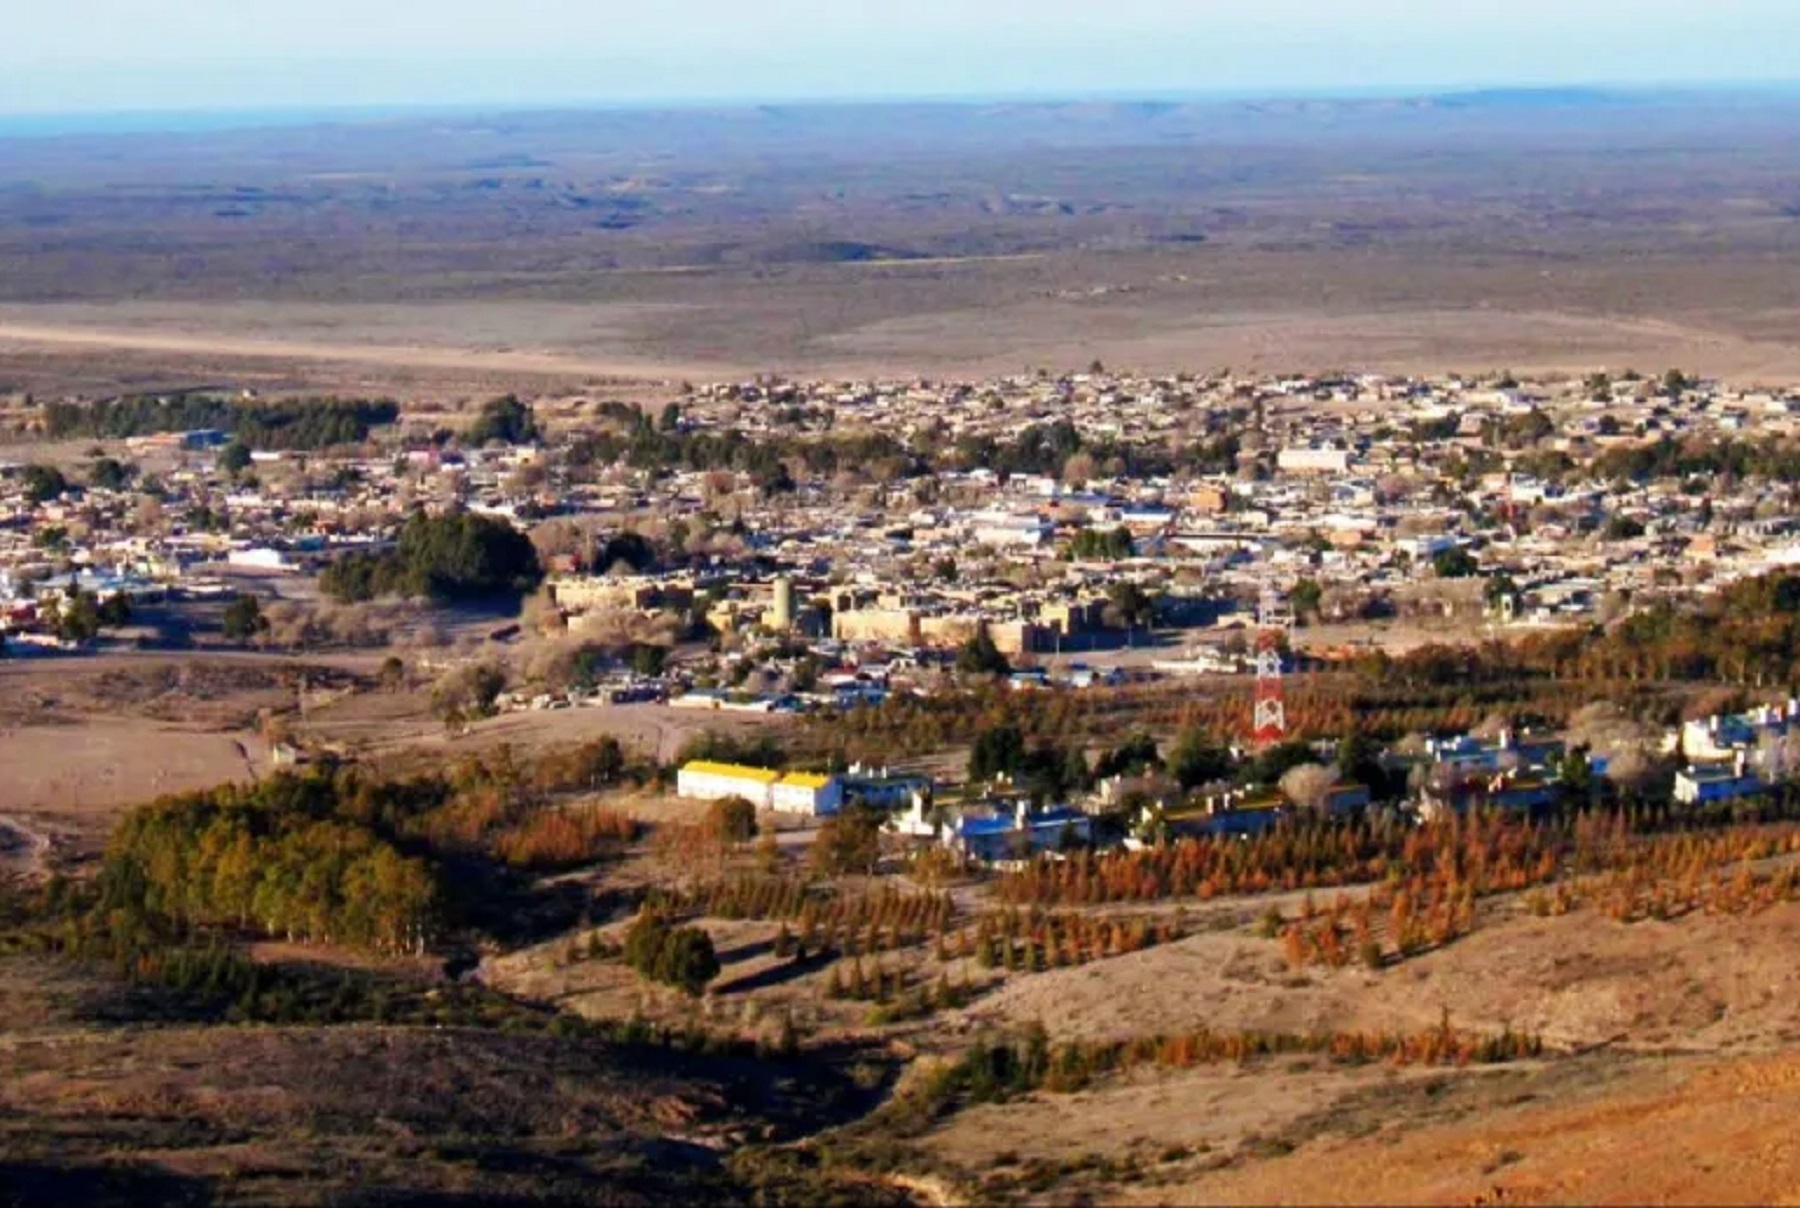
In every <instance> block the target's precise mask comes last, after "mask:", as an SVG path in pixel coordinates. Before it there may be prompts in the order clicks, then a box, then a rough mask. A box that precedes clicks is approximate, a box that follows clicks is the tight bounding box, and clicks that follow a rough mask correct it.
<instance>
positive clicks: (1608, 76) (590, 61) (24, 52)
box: [0, 0, 1800, 115]
mask: <svg viewBox="0 0 1800 1208" xmlns="http://www.w3.org/2000/svg"><path fill="white" fill-rule="evenodd" d="M6 7H7V8H8V9H11V10H13V11H10V12H8V13H7V15H6V18H5V21H4V36H0V114H13V115H19V114H46V113H70V112H106V111H128V110H145V109H150V110H215V109H224V110H251V109H271V108H290V109H291V108H306V109H312V108H329V107H383V106H402V105H518V106H530V105H540V104H566V103H647V102H648V103H664V102H693V101H711V100H761V99H783V100H788V99H803V98H833V99H850V98H865V97H868V98H875V97H953V96H1029V95H1042V96H1058V95H1062V96H1077V95H1095V94H1127V95H1147V94H1208V93H1214V94H1236V95H1243V94H1255V93H1270V94H1274V93H1289V92H1306V91H1320V92H1336V91H1385V90H1393V91H1409V90H1414V89H1424V88H1432V89H1436V88H1460V87H1488V86H1512V85H1538V84H1621V83H1625V84H1656V83H1682V82H1693V83H1709V84H1714V83H1730V82H1733V81H1757V82H1770V81H1779V80H1784V79H1789V78H1793V77H1795V76H1800V68H1797V67H1796V65H1795V59H1794V52H1793V46H1794V44H1795V41H1796V36H1797V35H1800V3H1796V0H630V2H629V3H626V2H623V0H430V2H429V3H427V2H425V0H12V2H11V3H9V4H8V5H7V6H6Z"/></svg>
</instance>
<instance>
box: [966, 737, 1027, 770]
mask: <svg viewBox="0 0 1800 1208" xmlns="http://www.w3.org/2000/svg"><path fill="white" fill-rule="evenodd" d="M1025 761H1026V753H1025V736H1024V735H1023V734H1022V733H1020V732H1019V728H1018V727H1017V726H995V727H993V728H992V729H988V730H983V731H981V732H980V733H979V734H977V735H976V736H975V742H974V744H973V745H971V746H970V748H969V779H970V780H974V781H984V780H993V779H994V778H995V777H998V776H1017V775H1019V773H1020V772H1022V771H1023V770H1024V768H1025Z"/></svg>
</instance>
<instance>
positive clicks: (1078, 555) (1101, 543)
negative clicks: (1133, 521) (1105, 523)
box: [1069, 524, 1136, 562]
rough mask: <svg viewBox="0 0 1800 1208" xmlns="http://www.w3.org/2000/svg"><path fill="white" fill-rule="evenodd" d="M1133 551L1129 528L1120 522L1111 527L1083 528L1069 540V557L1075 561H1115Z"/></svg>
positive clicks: (1134, 547) (1134, 548)
mask: <svg viewBox="0 0 1800 1208" xmlns="http://www.w3.org/2000/svg"><path fill="white" fill-rule="evenodd" d="M1134 552H1136V546H1135V545H1134V543H1133V542H1132V540H1131V530H1130V529H1128V528H1126V527H1125V526H1124V525H1122V524H1121V525H1120V526H1119V527H1117V528H1113V529H1095V528H1084V529H1082V530H1081V531H1080V532H1078V533H1076V534H1075V537H1074V539H1073V540H1072V541H1070V542H1069V557H1071V558H1073V559H1075V560H1076V561H1077V562H1095V561H1099V562H1117V561H1119V560H1120V559H1122V558H1129V557H1131V556H1132V554H1133V553H1134Z"/></svg>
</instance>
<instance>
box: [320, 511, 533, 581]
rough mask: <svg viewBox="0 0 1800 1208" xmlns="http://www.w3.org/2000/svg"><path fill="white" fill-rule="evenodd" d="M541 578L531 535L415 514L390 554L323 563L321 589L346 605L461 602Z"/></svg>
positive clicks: (482, 519) (464, 518) (472, 520)
mask: <svg viewBox="0 0 1800 1208" xmlns="http://www.w3.org/2000/svg"><path fill="white" fill-rule="evenodd" d="M543 576H544V572H543V568H542V567H541V566H540V565H539V563H538V557H537V550H536V549H535V548H534V547H533V546H532V544H531V539H530V538H528V537H527V536H525V534H523V533H521V532H520V531H519V530H518V529H516V528H514V527H513V526H512V525H510V524H508V523H507V522H506V521H504V520H501V519H498V518H496V517H492V516H480V515H476V514H474V513H471V512H458V513H454V514H451V515H448V516H428V515H426V514H425V513H423V512H416V513H414V514H413V516H412V518H411V519H409V520H408V521H407V522H406V525H405V527H404V528H402V529H401V530H400V539H399V541H398V542H397V543H396V545H395V548H394V550H393V551H392V552H390V553H386V554H347V555H345V556H344V557H341V558H339V559H338V560H337V561H336V562H333V563H332V564H331V565H330V566H328V567H326V568H325V573H324V574H323V575H321V576H320V577H319V587H320V590H322V591H324V592H325V594H327V595H329V596H331V597H332V598H333V599H335V600H339V601H342V602H345V603H350V602H354V601H358V600H373V599H376V598H377V597H380V596H384V595H404V596H430V597H432V598H434V599H439V600H461V599H479V598H483V597H490V596H497V595H504V594H515V595H516V594H519V593H522V592H527V591H530V590H531V589H532V588H534V587H536V586H537V584H538V583H539V581H540V580H542V578H543Z"/></svg>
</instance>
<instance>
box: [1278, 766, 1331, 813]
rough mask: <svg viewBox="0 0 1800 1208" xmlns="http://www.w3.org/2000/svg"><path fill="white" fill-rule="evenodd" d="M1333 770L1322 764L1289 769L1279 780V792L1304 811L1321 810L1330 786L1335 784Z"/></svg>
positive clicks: (1329, 791)
mask: <svg viewBox="0 0 1800 1208" xmlns="http://www.w3.org/2000/svg"><path fill="white" fill-rule="evenodd" d="M1337 781H1338V775H1337V771H1336V769H1334V768H1328V767H1326V766H1325V765H1324V764H1322V763H1303V764H1301V765H1300V766H1299V767H1295V768H1289V769H1288V771H1287V773H1286V774H1285V775H1284V776H1282V778H1281V791H1282V793H1283V794H1284V795H1286V797H1287V799H1288V800H1289V801H1292V802H1293V803H1294V805H1295V806H1297V807H1298V808H1300V809H1304V810H1315V811H1316V810H1322V809H1324V808H1325V799H1326V797H1327V796H1329V795H1330V793H1331V789H1332V786H1334V785H1335V784H1337Z"/></svg>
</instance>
